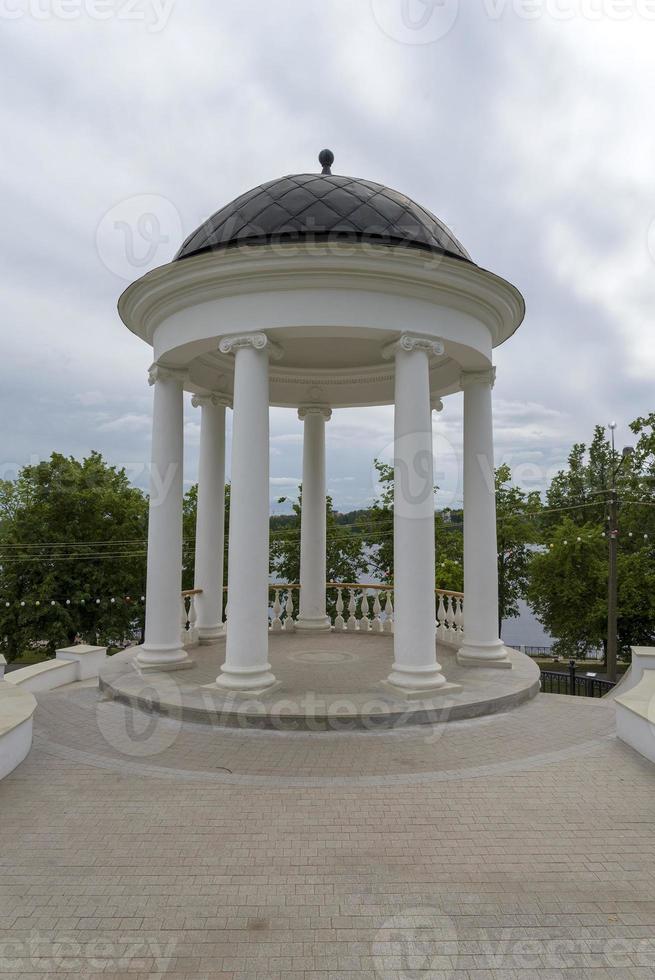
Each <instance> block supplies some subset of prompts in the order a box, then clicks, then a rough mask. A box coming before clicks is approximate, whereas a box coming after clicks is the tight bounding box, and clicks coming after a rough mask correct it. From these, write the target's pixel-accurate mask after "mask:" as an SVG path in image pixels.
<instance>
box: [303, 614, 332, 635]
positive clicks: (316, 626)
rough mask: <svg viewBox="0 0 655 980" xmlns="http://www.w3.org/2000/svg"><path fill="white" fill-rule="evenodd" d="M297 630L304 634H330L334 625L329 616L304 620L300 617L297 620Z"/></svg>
mask: <svg viewBox="0 0 655 980" xmlns="http://www.w3.org/2000/svg"><path fill="white" fill-rule="evenodd" d="M296 629H297V630H299V631H300V632H304V633H329V632H330V630H331V629H332V624H331V623H330V620H329V619H328V618H327V616H321V617H320V618H318V619H307V618H304V619H303V618H300V617H298V619H297V620H296Z"/></svg>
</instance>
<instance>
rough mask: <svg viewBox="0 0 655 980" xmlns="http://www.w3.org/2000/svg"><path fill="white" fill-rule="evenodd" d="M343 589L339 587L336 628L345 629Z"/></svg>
mask: <svg viewBox="0 0 655 980" xmlns="http://www.w3.org/2000/svg"><path fill="white" fill-rule="evenodd" d="M343 610H344V605H343V589H337V615H336V616H335V617H334V628H335V630H345V628H346V623H345V620H344V618H343Z"/></svg>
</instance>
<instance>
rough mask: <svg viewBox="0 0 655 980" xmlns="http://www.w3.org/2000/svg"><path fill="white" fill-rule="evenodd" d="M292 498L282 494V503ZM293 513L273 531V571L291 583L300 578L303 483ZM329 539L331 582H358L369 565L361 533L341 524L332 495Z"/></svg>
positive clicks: (328, 528) (280, 500)
mask: <svg viewBox="0 0 655 980" xmlns="http://www.w3.org/2000/svg"><path fill="white" fill-rule="evenodd" d="M287 502H289V498H288V497H280V498H279V500H278V503H287ZM291 506H292V514H290V515H284V516H285V517H288V518H290V520H288V521H285V524H284V526H282V527H280V526H278V527H277V528H276V529H275V530H274V531H273V532H272V534H271V550H270V568H271V573H272V574H273V575H274V576H275V577H276V578H277V579H279V580H280V581H282V582H287V583H288V584H289V585H293V584H298V583H299V582H300V517H301V511H302V486H299V487H298V499H297V500H293V501H291ZM326 508H327V543H326V565H327V568H326V571H327V580H328V582H357V581H358V579H359V576H360V575H361V574H362V573H364V572H366V571H367V569H368V561H367V560H366V556H365V555H364V552H363V547H362V540H361V537H360V535H359V534H357V533H353V531H352V530H350V529H348V528H347V527H344V526H342V525H340V524H339V522H338V519H337V518H338V515H337V514H336V513H335V510H334V507H333V504H332V498H331V497H327V498H326Z"/></svg>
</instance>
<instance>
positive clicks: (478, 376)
mask: <svg viewBox="0 0 655 980" xmlns="http://www.w3.org/2000/svg"><path fill="white" fill-rule="evenodd" d="M495 383H496V368H495V367H490V368H488V370H486V371H462V373H461V374H460V376H459V385H460V388H462V390H463V389H464V388H469V387H470V386H471V385H491V387H492V388H493V386H494V385H495Z"/></svg>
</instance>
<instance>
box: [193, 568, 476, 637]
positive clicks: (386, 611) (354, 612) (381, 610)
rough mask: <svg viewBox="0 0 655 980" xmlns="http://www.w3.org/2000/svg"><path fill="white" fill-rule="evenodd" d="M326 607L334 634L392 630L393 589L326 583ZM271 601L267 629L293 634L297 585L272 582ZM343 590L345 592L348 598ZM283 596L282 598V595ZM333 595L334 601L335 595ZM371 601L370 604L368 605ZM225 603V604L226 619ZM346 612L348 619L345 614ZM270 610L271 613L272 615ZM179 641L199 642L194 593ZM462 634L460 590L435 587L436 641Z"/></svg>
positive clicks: (387, 631) (462, 613) (296, 610)
mask: <svg viewBox="0 0 655 980" xmlns="http://www.w3.org/2000/svg"><path fill="white" fill-rule="evenodd" d="M326 589H327V592H328V600H330V597H332V602H333V603H334V604H333V605H331V603H330V601H328V603H327V608H328V609H331V610H332V613H331V615H330V619H331V625H332V628H333V629H334V630H335V632H337V633H342V632H358V633H375V634H379V633H387V634H392V633H393V631H394V607H393V590H392V589H389V588H387V587H386V586H378V585H367V586H361V585H360V586H356V587H355V586H354V585H350V584H348V585H336V584H333V583H328V585H327V586H326ZM271 592H272V594H273V601H272V603H271V606H270V607H269V616H270V629H271V632H273V633H279V632H282V631H284V632H287V633H292V632H294V631H295V629H296V616H297V613H298V609H297V605H298V600H297V598H296V595H297V594H298V586H297V585H295V586H289V585H286V584H282V583H280V584H279V585H277V584H276V585H272V586H271ZM345 593H347V601H346V596H345ZM285 594H286V598H285V599H284V600H283V598H282V597H283V596H284V595H285ZM335 594H336V600H334V596H335ZM371 604H372V605H371ZM227 611H228V606H227V604H226V606H225V617H226V619H227ZM346 612H347V618H346V617H345V615H344V614H345V613H346ZM271 613H272V615H271ZM180 616H181V629H182V640H183V643H184V645H185V646H193V645H195V644H196V643H197V642H198V636H197V632H198V631H197V628H196V605H195V593H184V594H183V595H182V605H181V613H180ZM463 633H464V597H463V596H462V594H461V593H459V592H448V591H446V590H444V589H439V590H436V635H437V641H438V642H439V643H446V644H448V645H451V646H452V645H458V644H461V642H462V636H463Z"/></svg>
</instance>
